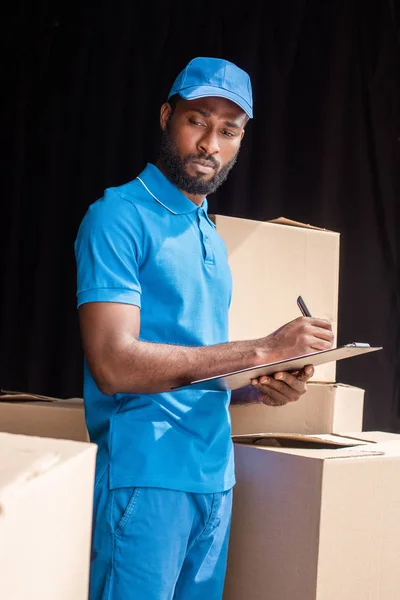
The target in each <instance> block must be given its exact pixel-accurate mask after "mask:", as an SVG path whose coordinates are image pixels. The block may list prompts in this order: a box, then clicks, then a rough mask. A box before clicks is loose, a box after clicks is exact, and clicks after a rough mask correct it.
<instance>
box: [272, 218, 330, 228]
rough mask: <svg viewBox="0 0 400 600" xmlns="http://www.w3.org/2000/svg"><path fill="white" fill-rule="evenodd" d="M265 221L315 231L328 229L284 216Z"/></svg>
mask: <svg viewBox="0 0 400 600" xmlns="http://www.w3.org/2000/svg"><path fill="white" fill-rule="evenodd" d="M267 223H277V224H278V225H290V226H291V227H302V228H303V229H316V230H317V231H329V229H324V228H323V227H316V226H315V225H310V224H309V223H300V221H293V219H287V218H286V217H278V218H277V219H269V220H268V221H267Z"/></svg>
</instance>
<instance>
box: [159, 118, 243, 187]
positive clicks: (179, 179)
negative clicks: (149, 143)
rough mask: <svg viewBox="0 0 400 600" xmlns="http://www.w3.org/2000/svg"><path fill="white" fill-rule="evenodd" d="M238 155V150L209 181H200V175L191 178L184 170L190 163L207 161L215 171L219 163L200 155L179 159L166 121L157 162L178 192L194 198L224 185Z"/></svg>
mask: <svg viewBox="0 0 400 600" xmlns="http://www.w3.org/2000/svg"><path fill="white" fill-rule="evenodd" d="M238 154H239V150H238V151H237V152H236V154H235V156H234V157H233V158H232V160H231V161H230V162H228V163H227V164H226V165H225V166H224V167H222V169H221V170H220V171H218V172H217V173H216V174H215V175H214V177H212V178H211V179H208V180H204V179H202V177H203V174H202V173H199V174H198V175H196V176H193V177H192V176H191V175H188V173H187V172H186V170H185V167H186V165H187V164H188V163H189V162H190V161H192V160H196V159H198V160H199V159H200V160H207V161H208V162H210V163H211V164H212V165H213V166H214V167H215V168H216V169H217V168H218V167H219V163H218V161H217V160H216V158H215V157H214V156H212V155H208V154H202V153H199V154H188V155H187V156H185V158H183V159H182V158H180V156H179V154H178V149H177V147H176V144H175V141H174V139H173V137H172V135H171V130H170V123H169V121H168V123H167V126H166V128H165V129H164V131H163V133H162V137H161V145H160V157H159V160H160V163H161V164H162V166H163V168H164V170H165V174H166V175H167V177H168V179H169V180H170V181H171V182H172V183H173V184H174V185H176V187H177V188H178V189H179V190H181V191H182V192H186V193H188V194H193V195H195V196H207V195H208V194H212V193H213V192H215V191H216V190H217V189H218V188H219V186H220V185H221V184H222V183H224V181H225V180H226V178H227V177H228V174H229V171H230V170H231V169H232V167H233V165H234V164H235V163H236V160H237V157H238Z"/></svg>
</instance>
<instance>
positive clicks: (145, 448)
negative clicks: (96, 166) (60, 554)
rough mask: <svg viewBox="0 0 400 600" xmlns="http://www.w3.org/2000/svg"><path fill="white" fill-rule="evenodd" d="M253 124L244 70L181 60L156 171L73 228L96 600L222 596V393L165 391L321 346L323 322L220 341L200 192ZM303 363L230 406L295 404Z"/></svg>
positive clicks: (219, 248) (219, 274) (220, 279)
mask: <svg viewBox="0 0 400 600" xmlns="http://www.w3.org/2000/svg"><path fill="white" fill-rule="evenodd" d="M250 118H252V92H251V84H250V79H249V77H248V75H247V74H246V73H245V72H244V71H242V70H241V69H239V68H238V67H237V66H235V65H234V64H232V63H230V62H228V61H225V60H220V59H215V58H196V59H194V60H192V61H191V62H190V63H189V64H188V65H187V67H186V68H185V69H184V70H183V71H182V73H180V75H179V76H178V77H177V79H176V81H175V83H174V85H173V86H172V89H171V92H170V95H169V98H168V102H166V103H165V104H163V106H162V107H161V115H160V123H161V129H162V141H161V148H160V155H159V160H158V162H157V165H156V166H155V165H152V164H148V165H147V167H146V168H145V169H144V171H143V172H142V173H141V174H140V175H139V176H138V177H137V178H136V179H134V180H133V181H131V182H130V183H127V184H125V185H122V186H120V187H118V188H112V189H108V190H106V192H105V195H104V197H103V198H101V199H100V200H98V201H97V202H95V203H94V204H93V205H92V206H91V207H90V208H89V210H88V212H87V214H86V216H85V218H84V220H83V222H82V224H81V227H80V230H79V234H78V237H77V240H76V258H77V266H78V306H79V313H80V323H81V332H82V340H83V347H84V352H85V358H86V363H85V389H84V398H85V410H86V419H87V425H88V429H89V432H90V436H91V439H92V441H94V442H96V443H97V444H98V458H97V472H96V483H95V498H94V503H95V511H94V537H93V560H92V569H91V588H90V590H91V591H90V594H91V599H92V600H100V599H106V598H107V599H109V600H111V599H112V600H172V598H173V599H175V600H205V599H207V600H217V599H220V598H221V596H222V589H223V581H224V575H225V567H226V556H227V545H228V537H229V524H230V514H231V502H232V491H231V490H232V487H233V485H234V483H235V479H234V465H233V449H232V443H231V439H230V420H229V411H228V406H229V402H230V394H229V393H228V392H225V391H204V390H190V389H189V390H188V389H185V388H183V389H179V390H175V391H171V390H172V388H174V387H177V386H184V385H185V384H186V383H188V382H189V381H191V380H194V379H201V378H205V377H208V376H213V375H217V374H219V373H222V372H228V371H233V370H236V369H240V368H244V367H249V366H252V365H254V366H255V365H257V364H262V363H266V362H269V361H277V360H281V359H285V358H287V357H289V356H292V355H300V354H304V353H307V352H311V351H315V350H325V349H329V348H330V347H331V346H332V339H333V337H332V331H331V326H330V324H329V323H328V322H326V321H322V320H319V319H313V318H306V317H299V318H298V319H296V320H294V321H292V322H291V323H288V324H286V325H284V326H283V327H282V328H281V329H279V330H278V331H275V332H274V333H272V334H270V335H268V336H266V337H260V339H258V340H250V341H239V342H230V343H228V342H227V340H228V308H229V303H230V299H231V276H230V271H229V267H228V262H227V254H226V249H225V246H224V243H223V242H222V240H221V238H220V237H219V236H218V234H217V232H216V230H215V227H214V225H213V224H212V222H211V221H210V220H209V218H208V216H207V200H206V195H207V194H209V193H212V192H213V191H215V190H216V189H217V187H218V186H219V185H220V184H221V183H222V182H223V181H224V180H225V178H226V177H227V175H228V173H229V171H230V169H231V168H232V166H233V165H234V163H235V161H236V158H237V155H238V152H239V148H240V144H241V140H242V138H243V135H244V131H245V126H246V123H247V121H248V119H250ZM282 276H283V277H284V274H283V275H282ZM256 288H257V286H256V282H255V286H254V289H253V290H252V292H251V293H257V289H256ZM260 335H261V336H262V335H263V333H262V332H260ZM312 373H313V369H312V367H311V366H310V367H309V368H307V369H306V370H305V372H301V373H299V374H297V376H294V375H293V374H290V373H279V374H276V376H275V377H272V378H271V377H268V378H267V377H264V378H261V379H260V380H259V381H254V382H253V384H254V386H253V387H252V388H251V387H250V389H251V390H252V392H250V389H249V390H246V393H243V391H242V393H241V394H240V393H239V394H237V395H236V401H238V402H241V401H258V402H265V403H266V404H276V405H277V404H280V405H282V404H285V403H287V402H289V401H295V400H297V399H298V398H299V397H300V396H301V395H302V394H303V393H304V392H305V389H306V381H307V380H308V379H309V378H310V376H311V375H312ZM234 401H235V394H234V395H233V398H232V402H234Z"/></svg>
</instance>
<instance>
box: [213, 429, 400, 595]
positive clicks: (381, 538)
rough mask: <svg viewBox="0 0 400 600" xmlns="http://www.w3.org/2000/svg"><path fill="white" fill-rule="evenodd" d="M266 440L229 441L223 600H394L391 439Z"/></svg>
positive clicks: (399, 537)
mask: <svg viewBox="0 0 400 600" xmlns="http://www.w3.org/2000/svg"><path fill="white" fill-rule="evenodd" d="M245 437H246V436H244V437H243V438H237V439H241V441H246V440H245V439H244V438H245ZM266 438H267V441H266V442H265V438H264V440H263V439H261V443H270V444H275V445H276V446H277V447H272V446H271V447H257V446H255V445H242V444H239V443H235V459H236V476H237V485H236V487H235V489H234V503H233V518H232V530H231V540H230V548H229V558H228V570H227V578H226V585H225V593H224V600H243V598H252V599H253V600H266V599H268V600H269V599H271V600H339V599H340V600H366V599H367V598H368V599H370V600H395V599H397V598H399V597H400V569H399V568H398V557H399V556H400V502H399V494H400V435H395V434H387V435H386V436H385V434H383V433H381V434H380V435H379V436H378V439H379V440H380V441H379V442H378V443H374V438H376V434H371V435H370V436H368V435H367V433H365V432H364V433H363V434H357V438H358V439H355V438H350V437H345V438H343V437H340V436H335V435H325V436H296V435H292V436H290V435H289V434H286V436H283V437H282V438H279V436H278V437H277V436H271V438H270V439H268V436H266ZM361 438H364V439H363V440H362V439H361ZM368 438H370V440H371V442H369V443H368V442H367V441H366V440H367V439H368ZM256 440H257V436H256V437H255V438H254V437H253V438H252V437H251V436H247V442H251V443H254V442H255V441H256ZM318 440H320V442H322V443H321V445H320V447H319V448H318V444H317V442H318ZM258 443H260V440H259V442H258ZM284 446H286V447H284Z"/></svg>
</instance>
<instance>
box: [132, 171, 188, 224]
mask: <svg viewBox="0 0 400 600" xmlns="http://www.w3.org/2000/svg"><path fill="white" fill-rule="evenodd" d="M136 179H138V180H139V181H140V183H141V184H142V186H143V187H144V188H145V189H146V190H147V191H148V192H149V194H150V196H153V198H154V200H157V202H158V203H159V204H161V206H163V207H164V208H166V209H167V210H169V212H171V213H172V214H173V215H177V214H178V213H176V212H175V211H173V210H172V209H171V208H169V207H168V206H166V205H165V204H163V203H162V202H161V200H159V199H158V198H157V196H155V195H154V194H153V192H151V191H150V190H149V188H148V187H147V185H146V184H145V183H144V181H142V180H141V179H140V177H136Z"/></svg>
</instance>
